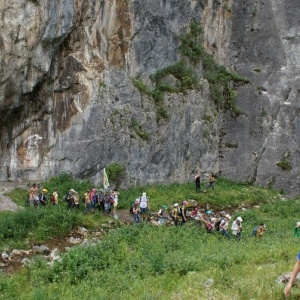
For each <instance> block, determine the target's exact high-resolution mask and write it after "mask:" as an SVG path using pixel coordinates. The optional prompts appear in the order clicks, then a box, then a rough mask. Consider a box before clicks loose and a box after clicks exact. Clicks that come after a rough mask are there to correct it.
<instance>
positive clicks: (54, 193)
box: [52, 189, 58, 205]
mask: <svg viewBox="0 0 300 300" xmlns="http://www.w3.org/2000/svg"><path fill="white" fill-rule="evenodd" d="M52 196H53V204H54V205H58V190H57V189H55V190H54V192H53V194H52Z"/></svg>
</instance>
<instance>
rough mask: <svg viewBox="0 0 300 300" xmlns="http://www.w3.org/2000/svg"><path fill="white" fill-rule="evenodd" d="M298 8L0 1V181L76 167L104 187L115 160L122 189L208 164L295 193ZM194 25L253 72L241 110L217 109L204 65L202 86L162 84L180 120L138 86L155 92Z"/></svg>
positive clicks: (288, 4)
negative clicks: (159, 75) (122, 174)
mask: <svg viewBox="0 0 300 300" xmlns="http://www.w3.org/2000/svg"><path fill="white" fill-rule="evenodd" d="M2 2H4V1H2ZM283 2H284V3H283ZM299 9H300V4H299V3H298V2H297V1H296V0H286V1H279V0H272V1H271V0H268V1H264V2H260V1H254V0H253V1H252V0H250V1H233V0H220V1H213V0H208V1H203V0H152V1H143V0H99V1H96V0H85V1H82V0H60V1H56V0H55V1H54V0H44V1H41V0H24V1H21V0H11V1H10V2H9V3H1V4H0V11H1V15H2V22H0V29H1V30H0V49H1V51H0V62H1V67H0V117H1V118H0V132H1V136H0V153H1V156H0V162H1V163H0V180H6V179H8V178H10V179H20V180H32V181H33V180H44V179H47V178H49V177H51V176H53V175H57V174H59V173H61V172H70V173H72V174H74V175H75V176H77V177H81V178H82V177H89V178H91V179H92V180H93V181H94V182H95V183H99V181H100V178H101V174H100V173H99V171H101V170H102V169H103V168H104V167H106V166H108V165H109V164H111V163H112V162H117V163H121V164H123V165H124V166H125V168H126V180H125V181H124V183H123V184H124V185H128V184H145V183H152V182H165V183H167V182H174V181H177V182H184V181H189V180H192V172H193V170H194V168H195V166H197V165H199V164H200V165H201V169H202V171H204V172H205V171H206V172H214V173H221V174H222V175H225V176H227V177H230V178H233V179H238V180H248V181H253V182H257V183H258V184H261V185H272V186H274V187H277V188H282V189H285V190H287V191H290V192H291V191H294V192H295V191H298V190H299V188H298V186H297V183H298V176H299V172H298V157H299V153H298V144H299V138H298V129H299V128H298V127H299V126H300V125H299V124H300V123H299V117H298V115H299V109H298V103H297V98H298V96H299V87H298V85H299V82H300V81H299V71H298V69H299V68H298V65H299V60H300V58H299V56H298V53H299V51H298V50H299V34H298V33H297V25H298V24H297V22H298V15H299V14H298V13H299ZM193 21H195V22H199V23H201V24H202V27H203V29H204V46H205V47H206V49H207V51H208V52H210V53H212V54H213V55H214V58H215V60H216V61H218V63H220V64H224V65H225V66H226V67H228V68H229V69H230V70H232V71H235V72H237V73H238V74H240V75H241V76H244V77H247V78H248V79H249V80H250V83H249V84H247V85H244V86H243V87H240V88H239V89H238V96H237V105H238V106H239V107H240V109H241V112H242V113H241V114H240V115H239V116H235V117H232V115H231V114H230V113H228V112H227V113H226V112H225V113H223V112H222V111H221V110H220V109H218V108H217V107H215V104H214V103H213V101H212V100H211V99H210V90H209V83H208V82H207V80H205V79H204V78H203V77H202V75H203V70H202V68H201V66H200V67H196V72H197V74H198V76H199V83H200V88H197V89H196V88H195V89H188V90H186V91H185V92H170V91H169V92H165V93H164V98H163V107H164V109H165V110H166V112H167V114H168V116H169V118H161V117H160V115H159V107H158V106H157V103H156V102H155V98H153V97H151V95H149V93H147V92H142V91H141V89H138V88H137V87H136V85H135V84H134V79H135V78H138V80H140V81H141V82H144V83H145V85H147V86H148V88H150V89H154V88H155V83H154V82H153V81H152V80H151V79H150V78H151V75H153V74H155V73H156V72H158V71H159V70H162V69H163V68H164V67H167V66H169V65H171V64H174V63H175V62H176V61H178V59H179V58H180V51H179V46H180V43H181V40H180V37H181V36H182V35H183V34H186V33H187V32H188V31H189V26H190V24H191V23H192V22H193ZM167 80H168V83H169V84H170V85H172V84H174V85H176V78H174V77H172V76H169V77H168V78H167ZM298 123H299V124H298ZM283 168H285V169H286V168H287V169H288V170H283Z"/></svg>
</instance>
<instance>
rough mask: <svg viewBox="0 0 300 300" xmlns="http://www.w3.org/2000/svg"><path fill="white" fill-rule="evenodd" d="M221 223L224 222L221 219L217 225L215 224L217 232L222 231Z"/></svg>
mask: <svg viewBox="0 0 300 300" xmlns="http://www.w3.org/2000/svg"><path fill="white" fill-rule="evenodd" d="M221 222H222V219H220V220H219V221H217V222H216V224H215V230H216V231H219V230H220V224H221Z"/></svg>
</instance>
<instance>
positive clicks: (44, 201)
mask: <svg viewBox="0 0 300 300" xmlns="http://www.w3.org/2000/svg"><path fill="white" fill-rule="evenodd" d="M47 192H48V190H47V189H42V192H41V193H40V194H39V203H40V205H42V206H45V205H46V204H47V197H46V193H47Z"/></svg>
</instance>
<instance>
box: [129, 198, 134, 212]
mask: <svg viewBox="0 0 300 300" xmlns="http://www.w3.org/2000/svg"><path fill="white" fill-rule="evenodd" d="M133 206H134V201H132V202H131V204H130V208H129V213H130V214H131V215H133Z"/></svg>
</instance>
